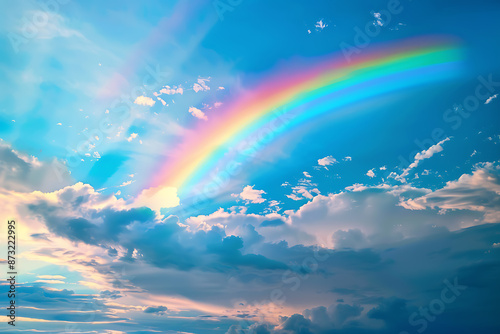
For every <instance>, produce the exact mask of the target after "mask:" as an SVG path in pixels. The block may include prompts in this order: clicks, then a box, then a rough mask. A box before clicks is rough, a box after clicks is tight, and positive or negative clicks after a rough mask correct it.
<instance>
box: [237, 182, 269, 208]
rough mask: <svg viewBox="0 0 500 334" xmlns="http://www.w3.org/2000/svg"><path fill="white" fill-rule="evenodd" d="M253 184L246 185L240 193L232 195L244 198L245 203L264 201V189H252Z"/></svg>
mask: <svg viewBox="0 0 500 334" xmlns="http://www.w3.org/2000/svg"><path fill="white" fill-rule="evenodd" d="M253 187H254V186H246V187H245V188H243V191H242V192H241V193H240V194H232V196H233V197H238V198H241V199H242V200H244V201H245V202H246V203H247V204H248V203H253V204H258V203H264V202H265V201H266V199H265V198H263V197H262V195H264V194H265V193H266V192H265V191H264V190H258V189H254V188H253Z"/></svg>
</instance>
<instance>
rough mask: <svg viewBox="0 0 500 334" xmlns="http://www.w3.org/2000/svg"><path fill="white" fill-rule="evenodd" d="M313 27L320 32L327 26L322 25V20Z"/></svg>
mask: <svg viewBox="0 0 500 334" xmlns="http://www.w3.org/2000/svg"><path fill="white" fill-rule="evenodd" d="M314 26H315V27H316V30H317V31H320V30H323V29H325V28H326V27H328V24H325V23H323V20H319V21H318V22H316V24H315V25H314Z"/></svg>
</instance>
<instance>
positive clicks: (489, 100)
mask: <svg viewBox="0 0 500 334" xmlns="http://www.w3.org/2000/svg"><path fill="white" fill-rule="evenodd" d="M497 97H498V94H495V95H493V96H490V97H489V98H488V99H487V100H486V101H485V102H484V104H490V102H491V101H493V100H494V99H496V98H497Z"/></svg>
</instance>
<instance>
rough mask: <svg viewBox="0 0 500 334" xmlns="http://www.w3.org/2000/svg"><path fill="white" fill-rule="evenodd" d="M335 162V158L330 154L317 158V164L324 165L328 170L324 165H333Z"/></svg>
mask: <svg viewBox="0 0 500 334" xmlns="http://www.w3.org/2000/svg"><path fill="white" fill-rule="evenodd" d="M336 163H337V160H336V159H335V158H334V157H332V156H331V155H329V156H326V157H324V158H321V159H319V160H318V165H320V166H323V167H325V169H327V170H328V167H326V166H330V165H333V164H336Z"/></svg>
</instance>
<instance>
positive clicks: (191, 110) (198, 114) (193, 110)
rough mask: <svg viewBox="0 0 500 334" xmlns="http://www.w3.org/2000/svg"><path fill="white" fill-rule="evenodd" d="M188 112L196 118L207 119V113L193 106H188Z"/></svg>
mask: <svg viewBox="0 0 500 334" xmlns="http://www.w3.org/2000/svg"><path fill="white" fill-rule="evenodd" d="M189 113H190V114H191V115H193V116H194V117H196V118H198V119H202V120H205V121H208V117H207V115H205V113H204V112H203V111H201V110H200V109H198V108H195V107H189Z"/></svg>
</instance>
